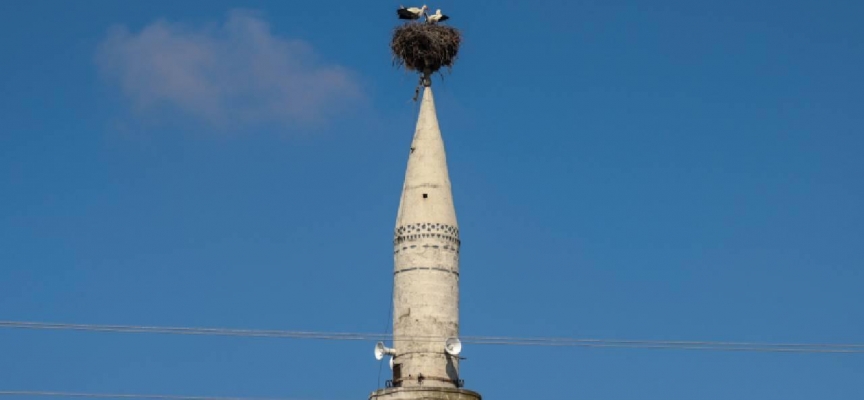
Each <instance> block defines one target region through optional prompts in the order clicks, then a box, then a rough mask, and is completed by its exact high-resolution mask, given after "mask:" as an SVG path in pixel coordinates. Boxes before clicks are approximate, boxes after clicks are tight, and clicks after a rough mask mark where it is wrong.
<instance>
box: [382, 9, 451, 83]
mask: <svg viewBox="0 0 864 400" xmlns="http://www.w3.org/2000/svg"><path fill="white" fill-rule="evenodd" d="M461 43H462V33H460V32H459V30H458V29H456V28H453V27H451V26H448V25H440V24H428V23H424V22H408V23H406V24H404V25H401V26H398V27H396V29H395V30H394V31H393V40H392V41H391V42H390V50H392V51H393V65H396V66H397V67H404V68H405V69H407V70H409V71H417V72H421V73H423V72H428V73H434V72H438V71H439V70H440V69H441V68H444V67H447V69H448V70H449V69H451V68H453V63H454V62H455V61H456V55H457V54H458V53H459V45H460V44H461Z"/></svg>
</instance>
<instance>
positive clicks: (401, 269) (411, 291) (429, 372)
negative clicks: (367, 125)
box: [370, 83, 480, 400]
mask: <svg viewBox="0 0 864 400" xmlns="http://www.w3.org/2000/svg"><path fill="white" fill-rule="evenodd" d="M424 86H425V87H424V89H423V100H422V102H421V104H420V116H419V117H418V119H417V129H416V131H415V132H414V140H413V141H412V142H411V149H410V154H409V156H408V168H407V170H406V172H405V184H404V185H403V187H402V199H401V201H400V202H399V212H398V213H397V216H396V230H395V233H394V238H393V254H394V261H395V262H394V264H395V268H394V271H393V348H392V349H384V350H383V351H384V352H386V354H390V355H391V356H392V357H393V379H391V380H389V381H388V382H387V386H388V387H387V388H385V389H380V390H378V391H375V392H373V393H372V395H371V396H370V399H380V400H385V399H386V400H391V399H392V400H403V399H405V400H409V399H410V400H417V399H448V400H457V399H458V400H479V399H480V395H479V394H478V393H475V392H472V391H470V390H465V389H462V380H461V378H460V376H459V356H458V350H457V351H453V348H450V350H451V351H450V352H449V353H448V351H445V341H446V340H447V339H448V338H454V339H456V338H458V337H459V247H460V244H461V243H460V241H459V225H458V223H457V222H456V209H455V208H454V207H453V194H452V192H451V190H450V176H449V174H448V172H447V157H446V154H445V152H444V141H443V140H442V138H441V130H440V129H439V127H438V117H437V115H436V113H435V100H434V98H433V96H432V88H430V87H429V85H428V83H426V84H424ZM451 342H453V341H452V340H451ZM378 351H381V350H378ZM453 353H455V354H453Z"/></svg>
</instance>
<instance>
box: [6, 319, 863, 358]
mask: <svg viewBox="0 0 864 400" xmlns="http://www.w3.org/2000/svg"><path fill="white" fill-rule="evenodd" d="M0 328H8V329H39V330H73V331H88V332H114V333H150V334H172V335H212V336H239V337H270V338H289V339H318V340H353V341H386V340H391V341H394V342H396V343H398V342H399V341H432V342H434V341H442V342H443V341H444V340H446V339H447V338H443V337H435V336H400V337H394V336H393V335H392V334H381V333H358V332H314V331H288V330H256V329H229V328H196V327H162V326H144V325H96V324H67V323H47V322H30V321H0ZM459 339H460V340H461V341H462V342H463V343H471V344H479V345H503V346H559V347H560V346H563V347H587V348H624V349H677V350H712V351H735V352H768V353H845V354H864V344H837V343H759V342H729V341H680V340H679V341H672V340H623V339H593V338H552V337H535V338H520V337H507V336H462V337H460V338H459Z"/></svg>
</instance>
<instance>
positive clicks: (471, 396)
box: [369, 387, 482, 400]
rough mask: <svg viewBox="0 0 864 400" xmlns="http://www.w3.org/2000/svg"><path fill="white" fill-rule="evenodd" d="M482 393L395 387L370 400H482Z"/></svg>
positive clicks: (379, 393)
mask: <svg viewBox="0 0 864 400" xmlns="http://www.w3.org/2000/svg"><path fill="white" fill-rule="evenodd" d="M481 399H482V397H481V396H480V393H477V392H472V391H470V390H465V389H455V388H437V387H428V388H424V387H394V388H386V389H380V390H376V391H374V392H372V394H371V395H369V400H481Z"/></svg>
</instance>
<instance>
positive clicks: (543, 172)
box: [0, 0, 864, 400]
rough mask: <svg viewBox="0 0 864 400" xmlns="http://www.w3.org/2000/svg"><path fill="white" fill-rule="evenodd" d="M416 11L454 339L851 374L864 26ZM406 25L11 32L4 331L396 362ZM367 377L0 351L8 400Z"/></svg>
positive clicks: (581, 366)
mask: <svg viewBox="0 0 864 400" xmlns="http://www.w3.org/2000/svg"><path fill="white" fill-rule="evenodd" d="M428 4H429V5H430V6H431V7H432V8H442V9H444V11H445V13H447V14H450V15H451V17H452V19H451V21H450V22H452V24H454V25H456V26H458V27H460V28H462V29H463V31H464V34H465V43H464V46H463V49H462V53H461V57H460V59H459V61H458V64H457V66H456V68H455V69H454V71H453V74H452V75H447V76H446V77H445V78H444V79H443V80H440V79H438V80H437V81H436V83H435V90H436V100H437V102H438V111H439V118H440V121H441V126H442V130H443V133H444V138H445V141H446V143H447V146H448V147H447V151H448V157H449V160H448V161H449V165H450V171H451V180H452V182H453V188H454V198H455V201H456V207H457V213H458V215H459V222H460V228H461V234H462V239H463V252H462V260H461V267H462V304H461V315H462V333H463V334H466V335H491V336H573V337H600V338H621V339H657V340H736V341H767V342H838V343H847V342H855V343H860V342H862V341H864V339H862V338H864V308H862V304H864V294H862V291H861V287H862V285H864V272H862V271H864V266H862V260H864V246H862V243H864V208H862V206H861V204H864V183H862V182H864V180H862V176H864V157H862V156H861V153H862V149H864V138H862V133H864V112H862V107H864V100H862V93H864V78H862V75H861V71H862V70H864V45H862V43H864V29H862V28H861V23H860V15H862V13H864V3H862V2H860V1H851V0H850V1H822V2H817V1H788V2H784V3H782V4H780V3H778V2H771V1H764V0H755V1H753V0H751V1H736V0H732V1H700V2H693V1H678V0H672V1H667V2H662V4H647V3H645V2H637V1H580V2H565V1H532V2H527V1H524V2H516V1H501V2H495V3H493V2H482V3H481V2H470V4H469V2H457V1H452V0H449V1H448V0H442V1H440V2H438V3H428ZM397 5H398V3H389V2H375V3H374V4H369V3H358V2H344V1H335V0H334V1H331V2H284V1H244V2H236V1H234V2H231V1H219V0H213V1H191V0H190V1H148V2H143V1H139V2H114V1H97V0H92V1H87V2H56V1H46V0H38V1H37V0H34V1H28V2H24V1H19V2H11V1H9V2H6V3H4V5H3V7H2V9H3V12H2V15H3V16H2V17H0V18H2V23H0V54H2V57H0V72H2V73H0V93H2V94H3V96H0V319H7V320H31V321H52V322H79V323H105V324H149V325H171V326H207V327H232V328H253V329H255V328H257V329H291V330H320V331H362V332H382V331H384V329H385V327H386V326H387V325H388V324H389V321H388V320H387V318H388V305H389V296H390V286H391V284H392V262H393V261H392V252H391V250H392V249H391V239H392V237H391V236H392V229H393V225H394V221H395V214H396V207H397V206H398V199H399V192H400V190H401V184H402V178H403V173H404V168H405V162H406V160H407V149H408V145H409V143H410V140H411V134H412V133H413V128H414V120H415V118H416V112H417V105H416V104H413V103H411V102H410V98H411V96H412V95H413V90H414V84H415V82H416V79H415V78H414V77H413V76H411V75H410V74H407V73H404V72H400V71H398V70H396V69H395V68H393V67H392V66H391V64H390V58H389V54H388V47H387V44H388V40H389V34H390V30H391V28H392V26H393V25H394V24H396V23H397V21H396V20H394V13H393V8H394V7H395V6H397ZM406 5H407V4H406ZM372 345H373V344H372V343H366V342H321V341H292V340H276V339H242V338H202V337H174V336H136V335H110V334H92V333H72V332H25V331H8V330H0V355H2V356H0V390H4V389H5V390H16V389H19V390H65V391H90V392H131V393H171V394H191V395H222V396H231V395H238V396H274V397H297V398H309V399H320V400H330V399H334V400H335V399H349V398H365V396H367V394H368V393H369V392H370V391H372V390H373V389H375V388H376V387H377V385H378V368H379V365H378V363H377V362H376V361H375V360H374V358H373V357H372ZM464 355H465V356H466V357H468V360H467V361H465V362H464V363H463V367H462V368H463V369H462V375H463V376H464V378H465V380H466V384H467V386H468V387H469V388H471V389H475V390H478V391H480V392H482V393H483V394H484V396H485V397H486V398H489V399H521V398H553V399H564V398H586V399H587V398H603V399H615V400H626V399H634V400H635V399H640V400H641V399H663V400H671V399H682V400H684V399H688V400H689V399H693V398H699V399H704V400H712V399H718V400H719V399H724V400H726V399H730V398H734V399H759V400H771V399H776V400H795V399H802V400H803V399H808V400H809V399H814V398H820V399H854V398H860V396H861V393H864V358H862V357H861V356H856V355H788V354H761V353H715V352H687V351H658V350H614V349H575V348H574V349H570V348H566V349H560V348H531V347H487V346H479V345H474V346H466V349H465V352H464ZM385 368H386V367H385Z"/></svg>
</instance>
